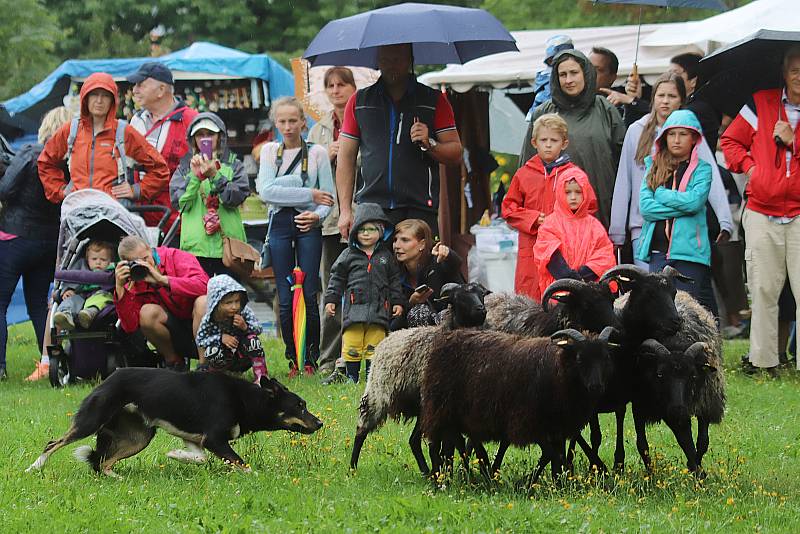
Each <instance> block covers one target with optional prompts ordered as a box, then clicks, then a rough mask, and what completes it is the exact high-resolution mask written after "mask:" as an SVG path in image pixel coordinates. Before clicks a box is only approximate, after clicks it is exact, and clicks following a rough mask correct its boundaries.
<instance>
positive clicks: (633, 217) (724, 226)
mask: <svg viewBox="0 0 800 534" xmlns="http://www.w3.org/2000/svg"><path fill="white" fill-rule="evenodd" d="M649 119H650V114H647V115H645V116H644V117H642V118H641V119H639V120H637V121H636V122H634V123H633V124H631V125H630V127H629V128H628V131H627V132H626V133H625V142H624V143H623V144H622V156H621V157H620V159H619V168H618V169H617V180H616V182H615V184H614V196H613V197H612V204H611V226H609V228H608V236H609V237H610V238H611V242H612V243H614V244H615V245H622V244H624V243H625V230H626V228H625V224H626V223H627V225H628V226H627V229H629V230H630V231H631V240H634V239H638V238H639V234H641V233H642V216H641V214H640V213H639V189H640V187H641V185H642V178H644V164H642V165H639V164H638V163H636V147H637V146H638V145H639V138H640V137H641V135H642V132H643V131H644V127H645V125H646V124H647V121H648V120H649ZM656 138H658V132H656ZM697 149H698V153H697V154H698V156H699V157H700V159H701V160H703V161H706V162H708V163H709V164H710V165H711V190H710V191H709V193H708V203H709V204H711V209H712V210H713V211H714V215H716V217H717V220H718V221H719V226H720V229H721V230H727V231H728V233H731V235H732V230H733V221H732V217H731V208H730V206H729V205H728V195H727V194H726V193H725V186H724V185H723V183H722V176H721V175H720V173H719V168H718V167H717V162H716V160H715V159H714V155H713V154H712V153H711V149H709V148H708V143H706V141H705V139H703V142H702V143H701V144H700V145H699V146H698V147H697Z"/></svg>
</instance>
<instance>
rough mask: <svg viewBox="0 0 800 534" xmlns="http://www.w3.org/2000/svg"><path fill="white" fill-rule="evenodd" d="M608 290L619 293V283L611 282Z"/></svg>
mask: <svg viewBox="0 0 800 534" xmlns="http://www.w3.org/2000/svg"><path fill="white" fill-rule="evenodd" d="M608 290H609V291H611V293H619V291H620V287H619V283H618V282H617V281H616V280H609V282H608Z"/></svg>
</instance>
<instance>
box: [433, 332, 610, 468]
mask: <svg viewBox="0 0 800 534" xmlns="http://www.w3.org/2000/svg"><path fill="white" fill-rule="evenodd" d="M610 333H611V329H608V330H607V331H605V332H603V334H601V335H600V336H593V335H590V336H589V337H586V336H584V335H583V334H581V333H580V332H578V331H576V330H572V329H569V330H562V331H559V332H556V333H555V334H553V336H552V339H548V338H525V337H519V336H514V335H510V334H505V333H502V332H492V331H457V332H447V333H443V334H442V335H441V336H439V337H438V338H437V340H436V346H435V347H434V349H433V351H432V353H431V356H430V358H429V359H428V365H427V367H426V370H425V373H424V375H423V385H422V412H421V419H422V433H423V435H425V436H427V437H428V438H429V439H430V440H431V442H432V447H431V451H432V455H434V457H433V458H432V459H431V461H432V463H433V467H434V470H440V469H441V466H442V462H441V459H440V458H437V457H435V456H436V452H437V451H438V450H439V447H438V446H437V444H439V443H442V442H447V441H451V442H454V441H455V440H457V439H458V438H459V437H460V436H462V435H467V436H468V437H469V438H470V439H471V440H472V441H473V442H486V441H502V440H506V441H508V442H509V443H511V444H513V445H517V446H526V445H530V444H532V443H537V444H539V446H540V447H541V448H542V461H541V462H540V468H539V469H537V473H536V475H535V476H534V481H535V477H536V476H538V472H539V471H540V470H541V468H542V467H544V465H546V463H547V461H550V463H551V469H552V472H553V475H554V476H557V475H558V473H559V472H560V471H561V469H562V466H563V462H564V444H565V441H566V440H567V439H568V438H570V437H572V436H573V435H575V434H576V433H577V432H578V431H579V430H580V429H581V428H582V427H583V425H585V424H586V422H587V421H588V419H589V416H591V415H592V414H593V413H594V403H595V402H596V400H597V399H598V398H599V397H600V396H601V395H602V394H603V392H604V390H605V386H606V383H607V380H608V378H609V376H610V375H611V373H612V372H613V361H612V359H611V356H610V354H609V348H608V343H607V339H608V336H609V335H610ZM487 354H492V357H491V358H486V355H487Z"/></svg>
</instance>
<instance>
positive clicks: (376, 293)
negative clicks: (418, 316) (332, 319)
mask: <svg viewBox="0 0 800 534" xmlns="http://www.w3.org/2000/svg"><path fill="white" fill-rule="evenodd" d="M390 236H391V228H390V223H389V220H388V219H387V218H386V215H385V214H384V213H383V210H382V209H381V207H380V206H378V205H377V204H370V203H365V204H359V205H358V206H357V208H356V216H355V221H354V223H353V229H352V230H351V232H350V239H349V242H348V247H347V249H345V250H344V252H342V253H341V254H340V255H339V257H338V258H337V259H336V262H335V263H334V264H333V267H331V277H330V282H329V283H328V289H327V291H326V292H325V313H327V314H328V315H333V314H334V313H335V311H336V306H343V308H342V328H343V333H342V358H343V359H344V361H345V369H346V373H347V377H348V378H349V379H350V380H351V381H353V382H355V383H357V382H358V375H359V373H360V371H361V360H365V362H366V364H365V365H366V372H367V373H369V364H370V360H371V359H372V355H373V353H374V352H375V346H376V345H377V344H378V343H380V341H381V340H382V339H383V338H384V337H386V332H387V330H388V328H389V320H390V319H391V318H392V317H398V316H400V315H401V314H402V313H403V301H404V298H403V293H402V289H401V275H400V267H399V265H398V264H397V262H396V260H395V259H394V254H393V253H392V248H391V246H390V245H389V244H388V239H389V237H390Z"/></svg>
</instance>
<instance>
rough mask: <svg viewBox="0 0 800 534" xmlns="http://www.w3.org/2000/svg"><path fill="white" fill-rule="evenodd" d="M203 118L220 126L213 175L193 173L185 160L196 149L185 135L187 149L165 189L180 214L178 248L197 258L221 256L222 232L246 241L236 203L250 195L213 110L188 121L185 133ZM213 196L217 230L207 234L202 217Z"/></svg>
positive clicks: (222, 128) (240, 169)
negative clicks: (218, 229) (167, 187)
mask: <svg viewBox="0 0 800 534" xmlns="http://www.w3.org/2000/svg"><path fill="white" fill-rule="evenodd" d="M203 119H210V120H211V121H213V122H214V124H216V125H217V126H218V127H219V129H220V133H219V143H218V146H217V153H216V155H215V157H216V158H217V159H218V160H219V162H220V168H219V170H218V171H217V174H216V175H215V176H214V177H213V178H209V179H204V180H201V179H200V178H199V177H197V176H195V175H194V173H193V172H192V169H191V166H190V164H189V162H190V161H191V159H192V156H194V155H195V154H196V153H197V152H198V149H197V145H196V144H195V143H194V142H192V139H191V137H188V141H189V147H190V150H189V152H187V153H186V155H185V156H184V157H183V159H182V160H181V164H180V166H179V167H178V170H177V171H175V175H174V176H173V177H172V181H171V182H170V184H169V190H170V197H171V199H172V205H173V207H174V208H175V209H177V210H180V211H181V213H182V215H181V250H185V251H187V252H191V253H192V254H194V255H195V256H198V257H200V258H222V237H223V235H225V236H227V237H232V238H235V239H239V240H240V241H247V239H246V237H245V232H244V225H242V217H241V215H240V214H239V206H240V205H241V204H242V202H244V201H245V199H246V198H247V196H248V195H249V194H250V182H249V181H248V179H247V173H246V172H245V170H244V165H243V164H242V162H241V161H239V159H238V158H237V157H236V154H234V153H233V152H232V151H231V150H230V149H229V148H228V135H227V133H226V130H225V123H223V122H222V119H220V118H219V117H218V116H217V115H215V114H214V113H200V114H199V115H197V117H195V118H194V120H193V121H192V123H191V125H190V126H189V130H188V132H191V131H192V128H193V127H194V125H195V124H196V123H198V122H199V121H201V120H203ZM188 132H187V136H188ZM213 195H216V196H217V197H218V200H219V206H218V207H217V208H216V210H217V214H218V215H219V222H220V231H219V232H215V233H213V234H211V235H208V234H206V231H205V225H204V221H203V216H204V215H205V214H206V213H207V212H208V208H207V206H206V201H207V200H208V198H209V197H211V196H213Z"/></svg>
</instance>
